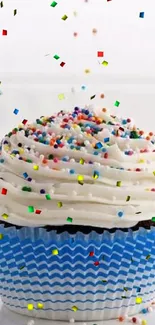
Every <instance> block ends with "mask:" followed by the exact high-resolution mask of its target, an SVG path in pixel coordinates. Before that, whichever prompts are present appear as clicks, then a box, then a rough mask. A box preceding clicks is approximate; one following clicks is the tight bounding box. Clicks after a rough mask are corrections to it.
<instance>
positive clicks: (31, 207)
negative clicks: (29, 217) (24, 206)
mask: <svg viewBox="0 0 155 325" xmlns="http://www.w3.org/2000/svg"><path fill="white" fill-rule="evenodd" d="M28 212H30V213H33V212H34V207H33V206H32V205H29V206H28Z"/></svg>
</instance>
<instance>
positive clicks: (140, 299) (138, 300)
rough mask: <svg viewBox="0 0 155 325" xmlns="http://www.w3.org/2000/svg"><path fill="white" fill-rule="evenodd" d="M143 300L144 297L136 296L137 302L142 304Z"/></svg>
mask: <svg viewBox="0 0 155 325" xmlns="http://www.w3.org/2000/svg"><path fill="white" fill-rule="evenodd" d="M142 301H143V299H142V298H141V297H137V298H136V304H138V305H139V304H141V303H142Z"/></svg>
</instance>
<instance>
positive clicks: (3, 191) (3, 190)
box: [1, 187, 8, 195]
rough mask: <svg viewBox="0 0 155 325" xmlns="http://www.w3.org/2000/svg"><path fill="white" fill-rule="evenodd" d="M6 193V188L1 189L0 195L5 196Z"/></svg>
mask: <svg viewBox="0 0 155 325" xmlns="http://www.w3.org/2000/svg"><path fill="white" fill-rule="evenodd" d="M7 191H8V190H7V189H6V188H4V187H3V188H2V190H1V194H3V195H6V194H7Z"/></svg>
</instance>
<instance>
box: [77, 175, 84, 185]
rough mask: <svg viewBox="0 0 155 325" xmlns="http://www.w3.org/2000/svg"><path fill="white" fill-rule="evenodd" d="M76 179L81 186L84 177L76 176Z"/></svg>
mask: <svg viewBox="0 0 155 325" xmlns="http://www.w3.org/2000/svg"><path fill="white" fill-rule="evenodd" d="M77 179H78V183H79V184H82V185H83V181H84V176H83V175H78V177H77Z"/></svg>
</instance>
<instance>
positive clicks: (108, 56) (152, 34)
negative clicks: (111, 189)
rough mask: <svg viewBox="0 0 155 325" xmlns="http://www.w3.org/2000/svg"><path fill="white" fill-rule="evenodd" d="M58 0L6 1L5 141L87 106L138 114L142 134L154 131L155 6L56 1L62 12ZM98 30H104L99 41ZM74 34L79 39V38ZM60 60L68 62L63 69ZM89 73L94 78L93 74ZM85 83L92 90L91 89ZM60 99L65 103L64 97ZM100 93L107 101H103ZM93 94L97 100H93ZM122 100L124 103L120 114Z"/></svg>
mask: <svg viewBox="0 0 155 325" xmlns="http://www.w3.org/2000/svg"><path fill="white" fill-rule="evenodd" d="M51 2H52V0H3V4H4V7H3V8H0V81H1V85H0V90H1V91H2V95H0V113H1V115H0V136H2V135H3V133H6V132H7V131H8V130H10V129H11V128H12V127H14V126H15V125H17V124H18V123H19V122H20V121H21V120H22V119H23V118H26V119H28V120H32V119H34V118H36V117H39V116H41V115H49V114H52V112H53V111H57V110H58V109H63V108H65V109H66V108H68V109H71V108H72V107H73V106H74V105H85V104H93V105H94V106H97V107H101V108H102V107H109V108H110V109H111V110H112V112H114V113H116V114H117V113H118V114H119V115H122V116H124V117H132V116H133V117H134V119H135V120H136V124H138V125H139V126H140V127H141V128H146V129H150V130H153V129H154V121H155V118H154V116H155V114H154V112H155V109H154V106H155V104H154V103H155V2H154V0H111V1H108V2H107V0H88V2H87V3H85V2H84V0H57V2H58V5H57V6H56V7H55V8H52V7H51V6H50V4H51ZM14 9H17V15H16V16H14V15H13V12H14ZM140 11H144V12H145V16H144V19H143V18H139V12H140ZM74 12H76V13H77V16H75V15H74ZM64 14H66V15H67V16H68V19H67V20H66V21H63V20H62V19H61V17H62V16H63V15H64ZM93 28H96V29H97V34H96V35H93V33H92V29H93ZM2 29H6V30H7V31H8V35H7V36H2ZM74 32H77V33H78V36H77V37H76V38H75V37H74V36H73V33H74ZM97 51H104V54H105V55H104V59H105V60H107V61H108V62H109V64H108V66H107V67H104V66H103V65H102V64H101V62H102V60H103V59H98V58H97ZM47 54H49V55H47ZM54 54H58V55H59V56H60V59H59V60H58V61H56V60H55V59H53V55H54ZM61 61H64V62H66V65H65V66H64V67H63V68H61V67H60V62H61ZM85 69H90V73H89V74H86V73H85V72H84V71H85ZM82 85H86V89H85V90H82V89H81V86H82ZM72 88H73V89H72ZM73 90H74V91H73ZM60 93H63V94H64V96H65V99H64V100H61V101H60V100H59V99H58V94H60ZM101 93H104V94H105V99H100V94H101ZM92 95H96V97H95V99H93V100H90V96H92ZM116 100H118V101H120V106H119V108H117V109H116V108H115V107H114V102H115V101H116ZM14 108H17V109H19V114H18V115H14V114H13V110H14Z"/></svg>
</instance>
